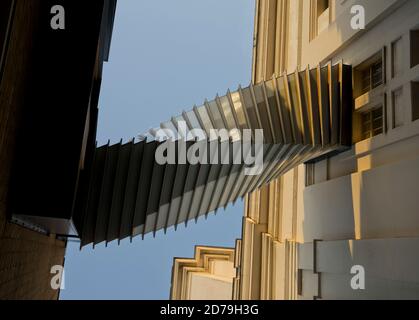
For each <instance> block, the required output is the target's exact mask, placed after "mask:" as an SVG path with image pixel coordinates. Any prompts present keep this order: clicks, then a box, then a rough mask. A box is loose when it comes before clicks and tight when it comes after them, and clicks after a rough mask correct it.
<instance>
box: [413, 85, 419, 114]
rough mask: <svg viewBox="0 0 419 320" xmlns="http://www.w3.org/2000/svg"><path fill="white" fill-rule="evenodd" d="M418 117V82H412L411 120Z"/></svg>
mask: <svg viewBox="0 0 419 320" xmlns="http://www.w3.org/2000/svg"><path fill="white" fill-rule="evenodd" d="M418 119H419V82H412V121H415V120H418Z"/></svg>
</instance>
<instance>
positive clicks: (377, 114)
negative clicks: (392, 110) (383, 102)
mask: <svg viewBox="0 0 419 320" xmlns="http://www.w3.org/2000/svg"><path fill="white" fill-rule="evenodd" d="M383 123H384V121H383V107H382V106H380V107H378V108H374V109H372V110H369V111H366V112H363V113H362V114H361V130H362V133H361V136H362V140H365V139H368V138H372V137H374V136H376V135H379V134H381V133H383V131H384V126H383Z"/></svg>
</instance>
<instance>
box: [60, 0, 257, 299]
mask: <svg viewBox="0 0 419 320" xmlns="http://www.w3.org/2000/svg"><path fill="white" fill-rule="evenodd" d="M253 15H254V0H228V1H225V0H176V1H173V0H147V1H139V0H119V1H118V7H117V12H116V18H115V27H114V34H113V39H112V47H111V55H110V61H109V62H108V63H106V64H105V67H104V74H103V83H102V92H101V97H100V101H99V108H100V115H99V127H98V143H99V144H104V143H106V142H107V140H108V139H110V140H111V142H112V143H115V142H118V141H119V140H120V139H121V138H123V139H124V141H128V140H130V139H131V138H132V137H134V136H137V135H138V134H139V133H142V132H144V131H145V130H147V129H149V128H151V127H155V126H157V125H159V124H160V123H161V122H162V121H164V120H168V119H170V117H171V116H172V115H176V114H179V113H180V112H182V110H189V109H191V108H192V107H193V105H195V104H196V105H200V104H202V102H203V101H204V99H205V98H209V99H211V98H214V97H215V95H216V94H217V93H219V94H220V95H221V94H224V93H225V92H226V91H227V89H228V88H231V89H236V88H237V86H238V84H242V85H247V84H249V82H250V77H251V54H252V37H253V18H254V17H253ZM242 216H243V204H242V203H241V202H238V203H236V205H235V206H229V207H228V208H227V210H226V211H224V210H220V211H219V212H218V213H217V215H210V216H209V217H208V219H207V220H206V221H205V220H204V219H201V220H199V221H198V224H194V223H192V224H189V225H188V227H187V228H185V227H184V226H183V225H182V226H181V227H180V228H178V230H177V231H176V232H174V230H173V228H172V229H170V230H169V231H168V233H167V234H166V235H164V234H163V233H162V232H159V233H158V234H157V236H156V238H153V237H152V235H148V236H146V238H145V240H141V237H140V238H134V241H133V243H130V242H129V240H128V241H123V242H122V243H121V245H120V246H118V245H117V243H110V244H109V245H108V247H107V248H105V247H104V245H99V246H97V247H96V248H95V249H94V250H92V249H91V248H84V249H83V250H82V251H79V244H78V243H69V245H68V248H67V254H66V261H65V290H62V291H61V299H167V298H168V297H169V288H170V277H171V267H172V262H173V257H191V256H192V255H193V251H194V246H195V245H197V244H202V245H219V246H231V247H232V246H234V241H235V239H236V238H239V237H240V234H241V219H242Z"/></svg>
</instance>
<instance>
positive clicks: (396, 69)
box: [391, 38, 403, 78]
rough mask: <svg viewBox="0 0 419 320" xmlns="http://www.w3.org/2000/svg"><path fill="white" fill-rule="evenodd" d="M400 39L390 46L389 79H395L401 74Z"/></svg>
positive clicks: (401, 50) (401, 49)
mask: <svg viewBox="0 0 419 320" xmlns="http://www.w3.org/2000/svg"><path fill="white" fill-rule="evenodd" d="M402 52H403V48H402V38H399V39H398V40H396V41H394V42H393V43H392V44H391V77H392V78H395V77H397V76H399V75H401V74H402V70H403V57H402Z"/></svg>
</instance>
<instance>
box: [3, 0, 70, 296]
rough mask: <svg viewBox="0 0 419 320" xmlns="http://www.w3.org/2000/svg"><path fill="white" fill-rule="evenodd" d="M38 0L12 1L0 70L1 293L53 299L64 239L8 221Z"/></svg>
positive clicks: (62, 256)
mask: <svg viewBox="0 0 419 320" xmlns="http://www.w3.org/2000/svg"><path fill="white" fill-rule="evenodd" d="M2 1H3V0H2ZM40 1H41V0H31V1H27V0H17V1H16V4H15V5H16V7H15V10H16V11H15V15H14V17H15V20H14V22H13V27H12V29H11V32H10V41H9V47H8V50H7V54H6V56H5V60H4V64H3V66H4V67H3V69H2V72H1V74H0V77H1V78H0V80H1V82H0V299H57V297H58V290H53V289H52V288H51V286H50V281H51V278H52V276H53V275H52V274H50V270H51V266H53V265H63V262H64V254H65V243H64V242H63V241H60V240H57V239H56V238H55V236H53V235H51V236H46V235H43V234H41V233H37V232H34V231H31V230H28V229H25V228H23V227H21V226H18V225H15V224H12V223H9V222H8V217H10V215H11V212H9V211H8V208H9V205H8V196H9V194H8V191H9V186H10V173H11V169H12V165H13V160H14V154H15V146H16V136H17V130H18V128H19V125H20V120H21V112H22V109H23V105H24V104H25V94H24V92H25V90H26V85H27V76H28V75H29V73H30V70H31V53H32V46H33V35H34V34H35V32H36V29H37V26H38V25H39V21H37V19H38V17H39V11H38V10H39V3H40ZM27 139H31V137H30V136H28V137H27ZM22 201H24V199H22Z"/></svg>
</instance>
